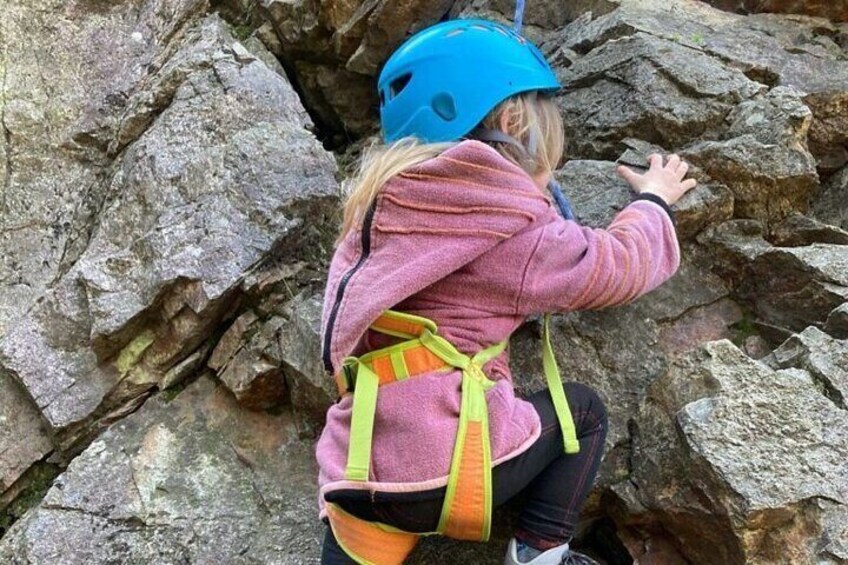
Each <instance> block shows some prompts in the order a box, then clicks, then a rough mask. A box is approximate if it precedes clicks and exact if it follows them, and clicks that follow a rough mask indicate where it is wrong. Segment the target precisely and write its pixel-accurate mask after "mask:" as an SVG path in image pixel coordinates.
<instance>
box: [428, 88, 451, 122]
mask: <svg viewBox="0 0 848 565" xmlns="http://www.w3.org/2000/svg"><path fill="white" fill-rule="evenodd" d="M430 104H431V106H432V107H433V111H434V112H436V114H438V115H439V117H441V118H442V119H443V120H445V121H446V122H450V121H452V120H453V119H454V118H456V103H455V102H454V100H453V96H451V95H450V94H448V93H447V92H440V93H438V94H436V95H435V96H434V97H433V100H432V102H431V103H430Z"/></svg>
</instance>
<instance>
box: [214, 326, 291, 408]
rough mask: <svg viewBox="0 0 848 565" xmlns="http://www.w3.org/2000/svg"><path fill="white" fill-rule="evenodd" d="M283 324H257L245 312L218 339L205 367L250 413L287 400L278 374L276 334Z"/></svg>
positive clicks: (286, 391)
mask: <svg viewBox="0 0 848 565" xmlns="http://www.w3.org/2000/svg"><path fill="white" fill-rule="evenodd" d="M285 324H286V320H285V319H284V318H281V317H279V316H274V317H272V318H270V319H268V320H260V319H258V318H257V316H256V314H255V313H254V312H253V311H251V310H248V311H247V312H245V313H244V314H242V315H241V316H239V317H238V319H236V321H235V322H234V323H233V325H232V326H230V328H229V329H228V330H227V331H226V332H225V333H224V335H223V336H222V337H221V341H219V342H218V345H217V346H216V347H215V350H214V351H213V352H212V356H211V357H210V358H209V362H208V366H209V368H210V369H214V370H215V371H217V373H218V378H220V379H221V381H222V382H223V383H224V385H225V386H226V387H227V388H228V389H230V391H231V392H232V393H233V394H234V395H235V397H236V399H238V401H239V402H241V403H242V404H243V405H244V406H245V407H247V408H251V409H253V410H266V409H268V408H273V407H276V406H279V405H280V404H282V403H283V402H285V401H286V400H287V399H288V390H287V388H286V382H285V380H284V379H283V375H282V372H281V371H280V349H279V346H278V343H277V334H278V332H279V331H280V328H281V327H282V326H283V325H285Z"/></svg>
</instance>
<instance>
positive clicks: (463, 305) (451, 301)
mask: <svg viewBox="0 0 848 565" xmlns="http://www.w3.org/2000/svg"><path fill="white" fill-rule="evenodd" d="M369 223H370V227H368V225H367V224H366V226H365V228H364V229H365V230H366V231H367V233H364V234H363V230H359V231H354V232H352V233H350V234H348V236H347V237H346V239H345V240H344V241H343V242H342V243H341V245H340V246H339V247H338V249H337V250H336V252H335V255H334V256H333V259H332V262H331V264H330V271H329V277H328V282H327V288H326V293H325V299H324V312H323V322H322V340H323V341H322V343H323V344H324V347H325V351H324V354H325V357H326V361H328V362H329V363H331V364H332V369H333V371H337V370H338V368H339V367H340V366H341V361H342V359H343V358H344V357H345V356H347V355H351V354H354V355H360V354H362V353H363V352H365V351H367V350H369V349H373V348H376V347H381V346H383V345H384V344H385V343H383V342H381V341H380V340H379V339H376V337H375V335H374V334H373V332H371V331H370V330H368V326H369V325H370V323H371V322H372V321H373V320H374V319H376V318H377V317H378V316H379V315H380V313H381V312H382V311H384V310H385V309H387V308H394V309H396V310H400V311H403V312H408V313H411V314H417V315H421V316H426V317H428V318H430V319H432V320H433V321H435V322H436V324H437V325H438V326H439V333H440V334H441V335H443V336H444V337H445V338H446V339H448V340H449V341H450V342H452V343H453V344H454V345H455V346H456V347H457V348H458V349H459V350H460V351H462V352H464V353H466V354H468V355H473V354H475V353H477V352H478V351H480V350H481V349H483V348H485V347H487V346H489V345H491V344H494V343H497V342H499V341H502V340H504V339H505V338H507V337H508V336H509V335H510V334H511V333H512V332H513V331H514V330H515V329H516V328H517V327H518V326H520V325H521V324H522V323H523V322H524V320H525V319H526V317H527V316H528V315H530V314H537V313H543V312H566V311H571V310H586V309H597V308H604V307H607V306H612V305H616V304H624V303H626V302H629V301H632V300H634V299H635V298H637V297H638V296H640V295H642V294H644V293H646V292H648V291H650V290H652V289H654V288H656V287H657V286H659V285H660V284H661V283H662V282H664V281H665V280H667V279H668V278H669V277H670V276H671V275H672V274H674V272H675V271H676V270H677V268H678V266H679V263H680V249H679V246H678V243H677V237H676V234H675V231H674V225H673V224H672V222H671V219H670V218H669V216H668V215H667V214H666V212H665V211H664V210H663V209H662V207H661V206H659V205H658V204H655V203H653V202H650V201H647V200H637V201H635V202H633V203H631V204H630V205H628V206H627V207H626V208H624V209H623V210H622V211H621V212H620V213H619V214H618V215H617V216H616V217H615V218H614V220H613V222H612V223H611V224H610V225H609V226H608V227H607V228H606V229H595V228H588V227H583V226H580V225H578V224H577V223H575V222H573V221H566V220H563V219H562V217H561V216H560V215H559V214H558V213H557V211H556V209H555V207H554V206H553V204H552V202H551V200H550V199H549V198H547V197H546V196H545V195H544V194H543V193H542V192H541V191H540V190H539V189H538V187H536V185H535V184H534V183H533V181H532V179H531V178H530V177H529V176H528V175H527V174H526V173H525V172H524V171H523V170H522V169H520V168H519V167H517V166H516V165H514V164H512V163H511V162H510V161H508V160H507V159H505V158H504V157H503V156H501V155H500V154H499V153H498V152H497V151H495V150H494V149H493V148H491V147H490V146H488V145H486V144H485V143H482V142H480V141H474V140H468V141H463V142H461V143H459V144H457V145H455V146H453V147H451V148H449V149H448V150H446V151H444V152H443V153H442V154H441V155H439V156H437V157H435V158H433V159H430V160H427V161H425V162H423V163H420V164H418V165H416V166H414V167H412V168H410V169H407V170H406V171H405V172H403V173H401V174H399V175H397V176H395V177H392V179H391V180H389V181H388V182H387V183H386V185H385V186H384V187H383V188H382V189H381V190H380V193H379V196H378V197H377V201H376V207H375V209H374V212H373V217H372V218H371V220H370V222H369ZM363 236H364V238H363ZM340 287H341V291H340ZM330 322H332V323H331V327H328V325H329V324H330ZM327 345H329V348H327ZM484 371H485V372H486V374H487V375H488V376H489V378H491V379H492V380H495V381H496V386H494V387H493V388H492V389H490V390H489V391H488V392H487V393H486V394H487V401H488V408H489V426H490V437H491V449H492V459H493V465H497V464H498V463H500V462H502V461H505V460H508V459H510V458H512V457H515V456H516V455H519V454H520V453H522V452H523V451H525V450H526V449H527V448H528V447H529V446H530V445H531V444H532V443H533V442H534V441H535V440H536V439H537V438H538V436H539V433H540V422H539V417H538V414H537V413H536V411H535V410H534V408H533V406H532V405H531V404H530V403H529V402H526V401H524V400H522V399H520V398H518V397H516V396H515V393H514V391H513V387H512V377H511V374H510V370H509V350H508V349H507V351H505V352H504V353H503V354H501V355H500V356H499V357H497V358H495V359H493V360H492V361H490V362H489V363H488V364H486V366H485V367H484ZM460 381H461V373H460V372H459V371H454V372H451V373H433V374H432V375H426V376H419V377H416V378H411V379H408V380H405V381H402V382H398V383H392V384H389V385H386V386H383V387H380V389H379V393H378V399H377V412H376V417H375V423H374V435H373V445H372V462H371V475H370V480H369V481H367V482H357V481H347V480H345V479H344V469H345V464H346V461H347V449H348V437H349V430H350V419H351V407H352V397H351V396H350V395H348V396H346V397H345V398H343V399H341V400H340V401H339V402H337V403H336V404H334V405H333V406H331V407H330V409H329V410H328V412H327V423H326V426H325V428H324V430H323V432H322V434H321V437H320V438H319V440H318V444H317V447H316V455H317V459H318V465H319V477H318V482H319V485H320V493H319V497H318V498H319V515H320V517H323V516H324V515H325V514H326V512H325V510H324V501H323V499H324V494H325V493H327V492H329V491H331V490H335V489H349V488H353V489H366V490H372V491H374V490H376V491H382V492H390V491H392V492H400V491H416V490H426V489H432V488H437V487H440V486H443V485H445V484H446V483H447V476H448V472H449V468H450V460H451V454H452V451H453V446H454V440H455V435H456V429H457V421H458V418H459V403H460Z"/></svg>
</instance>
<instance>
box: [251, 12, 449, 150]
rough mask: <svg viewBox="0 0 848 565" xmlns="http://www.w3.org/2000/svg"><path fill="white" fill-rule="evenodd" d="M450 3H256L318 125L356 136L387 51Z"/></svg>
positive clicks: (366, 119) (372, 113)
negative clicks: (320, 122) (294, 73)
mask: <svg viewBox="0 0 848 565" xmlns="http://www.w3.org/2000/svg"><path fill="white" fill-rule="evenodd" d="M451 4H452V2H450V1H446V0H439V1H438V2H422V1H420V0H404V1H402V2H399V3H398V2H386V1H380V0H368V1H361V0H359V1H353V0H341V1H338V0H334V1H332V2H316V1H314V0H307V1H298V2H289V1H282V0H262V2H261V3H260V5H261V6H262V9H263V12H264V14H265V17H266V18H267V19H268V21H269V22H270V23H271V24H272V26H273V29H274V31H275V33H276V36H277V37H278V38H279V40H280V42H281V44H280V50H279V52H277V55H278V56H279V57H281V58H282V59H283V60H284V61H286V62H287V64H288V65H289V66H290V67H291V68H294V69H296V73H297V76H298V82H299V83H300V85H301V88H302V89H303V96H304V103H305V105H306V107H307V108H309V109H310V110H311V111H313V112H314V113H315V114H316V115H318V116H320V117H321V121H322V122H324V123H323V124H322V125H324V126H326V127H328V128H329V129H332V130H335V131H344V132H345V133H349V134H352V135H354V136H362V135H364V134H366V133H367V132H369V131H371V130H373V129H374V122H373V120H374V118H375V117H376V116H378V111H379V100H378V98H377V89H376V87H375V83H376V75H377V74H378V73H379V70H380V68H381V67H382V64H383V63H384V62H385V60H386V59H387V58H388V56H389V55H390V53H391V52H392V51H393V50H394V49H395V48H396V47H397V46H399V45H400V44H401V43H402V41H403V40H404V39H405V37H406V36H407V34H410V33H415V32H416V31H418V30H420V29H423V28H425V27H427V26H428V25H430V24H432V23H435V22H437V21H438V20H439V18H441V17H442V16H443V15H445V14H446V13H447V11H448V10H449V9H450V7H451ZM341 137H343V136H341V135H340V138H341ZM345 141H347V140H345Z"/></svg>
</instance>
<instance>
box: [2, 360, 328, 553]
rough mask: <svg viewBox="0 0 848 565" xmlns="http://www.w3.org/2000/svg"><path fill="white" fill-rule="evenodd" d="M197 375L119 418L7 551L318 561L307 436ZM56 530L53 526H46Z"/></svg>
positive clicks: (12, 535) (17, 528) (12, 537)
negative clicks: (169, 395)
mask: <svg viewBox="0 0 848 565" xmlns="http://www.w3.org/2000/svg"><path fill="white" fill-rule="evenodd" d="M296 438H297V431H296V427H295V425H294V422H293V421H292V419H291V416H290V415H288V414H282V415H279V416H272V415H269V414H264V413H257V412H252V411H250V410H247V409H245V408H242V407H240V406H239V404H238V403H237V402H236V401H235V399H234V398H233V397H232V395H231V394H230V393H229V392H228V391H227V390H226V389H224V388H223V387H221V386H216V385H215V383H214V381H213V380H212V379H210V378H209V377H208V376H201V377H200V378H199V379H197V380H196V381H195V382H193V383H192V384H191V385H189V386H188V387H187V388H186V389H185V390H184V391H183V392H181V393H180V394H179V395H178V396H177V397H176V398H175V399H174V400H172V401H171V402H167V401H165V399H164V397H163V396H162V395H159V396H158V397H156V399H153V400H151V401H149V402H148V403H146V404H145V406H144V407H142V408H141V409H140V410H139V411H137V412H136V413H134V414H132V415H130V416H128V417H127V418H125V419H124V420H122V421H121V422H120V423H116V424H114V425H112V426H111V427H110V428H108V429H107V430H105V431H104V432H103V433H102V434H101V435H100V437H99V438H98V439H97V440H96V441H95V442H94V443H92V444H91V445H89V446H88V448H87V449H86V450H85V451H84V452H83V453H82V454H80V455H79V456H78V457H77V458H76V459H74V461H73V462H72V463H71V464H70V465H69V466H68V468H67V470H66V471H65V472H64V473H63V474H62V475H60V476H59V477H58V478H57V479H56V481H55V482H54V484H53V487H52V488H51V489H50V490H49V491H48V493H47V495H46V496H45V498H44V500H43V501H42V502H41V503H40V504H39V505H38V506H37V507H36V508H34V509H32V510H31V511H30V512H29V513H28V514H27V515H26V517H25V518H23V519H21V520H19V521H18V522H16V523H15V524H14V525H13V527H12V529H11V530H10V531H9V532H8V533H7V535H6V536H4V537H3V540H2V542H0V560H2V561H3V562H4V563H31V564H33V565H35V564H48V563H56V562H59V561H61V562H62V563H69V564H70V563H114V562H134V561H138V562H142V561H143V562H160V563H174V562H187V563H235V562H238V563H257V564H258V563H291V564H295V563H298V564H299V563H318V561H319V560H318V558H317V556H316V555H317V551H316V548H317V545H318V543H319V540H320V536H321V535H322V534H323V530H322V527H323V526H322V525H321V522H319V521H318V520H317V519H316V517H315V498H314V490H313V489H314V482H315V476H316V473H317V470H316V469H315V464H314V458H313V456H312V448H311V447H310V446H309V444H305V443H301V442H299V441H297V439H296ZM48 532H49V534H47V533H48Z"/></svg>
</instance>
